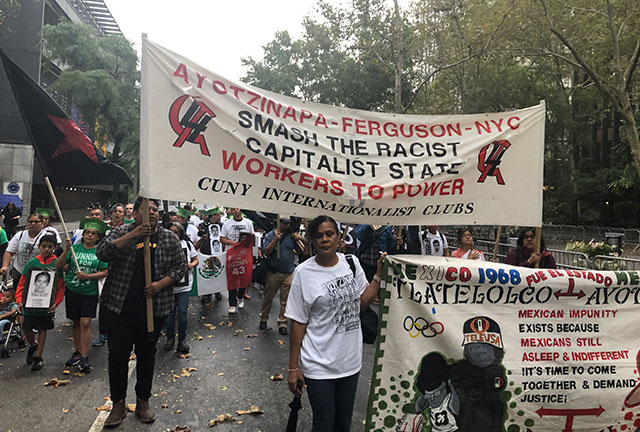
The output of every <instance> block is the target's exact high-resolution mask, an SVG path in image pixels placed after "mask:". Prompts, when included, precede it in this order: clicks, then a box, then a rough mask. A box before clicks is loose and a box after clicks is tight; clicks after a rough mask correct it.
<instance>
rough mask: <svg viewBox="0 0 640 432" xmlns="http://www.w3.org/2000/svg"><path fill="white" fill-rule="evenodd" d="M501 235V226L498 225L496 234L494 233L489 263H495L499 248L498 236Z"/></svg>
mask: <svg viewBox="0 0 640 432" xmlns="http://www.w3.org/2000/svg"><path fill="white" fill-rule="evenodd" d="M501 235H502V225H498V232H497V233H496V242H495V244H494V245H493V257H492V258H491V261H495V260H496V258H497V257H498V248H499V247H500V236H501Z"/></svg>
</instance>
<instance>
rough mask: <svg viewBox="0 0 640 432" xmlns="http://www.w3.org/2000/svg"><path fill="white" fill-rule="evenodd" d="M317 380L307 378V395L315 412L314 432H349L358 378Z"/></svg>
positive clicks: (354, 376)
mask: <svg viewBox="0 0 640 432" xmlns="http://www.w3.org/2000/svg"><path fill="white" fill-rule="evenodd" d="M359 375H360V374H359V373H356V374H355V375H351V376H348V377H344V378H337V379H326V380H315V379H310V378H306V377H305V379H304V382H305V383H306V384H307V394H308V395H309V402H310V403H311V410H312V411H313V429H312V431H313V432H349V431H350V430H351V416H352V414H353V404H354V402H355V400H356V390H357V388H358V376H359Z"/></svg>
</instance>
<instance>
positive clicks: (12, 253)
mask: <svg viewBox="0 0 640 432" xmlns="http://www.w3.org/2000/svg"><path fill="white" fill-rule="evenodd" d="M45 234H46V232H45V230H44V228H43V225H42V216H41V215H39V214H35V213H32V214H31V215H29V218H28V219H27V228H26V229H25V230H24V231H21V232H19V233H17V234H16V235H14V236H13V237H12V238H11V240H10V241H9V245H8V246H7V249H6V250H5V252H4V255H3V257H2V268H1V269H0V276H2V275H4V274H5V273H6V272H8V271H10V275H11V277H12V278H13V286H14V288H15V287H17V286H18V280H19V279H20V275H21V274H22V270H23V269H24V265H25V264H26V263H27V261H29V260H30V259H31V258H35V256H36V255H38V254H39V253H40V251H39V250H38V242H39V241H40V238H41V237H42V236H44V235H45ZM11 258H15V259H14V260H13V268H11V270H9V265H10V264H11Z"/></svg>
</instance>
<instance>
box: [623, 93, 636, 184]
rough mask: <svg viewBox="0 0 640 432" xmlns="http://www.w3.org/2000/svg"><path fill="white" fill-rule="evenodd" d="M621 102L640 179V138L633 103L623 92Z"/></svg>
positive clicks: (632, 154) (628, 139) (632, 155)
mask: <svg viewBox="0 0 640 432" xmlns="http://www.w3.org/2000/svg"><path fill="white" fill-rule="evenodd" d="M620 102H621V103H620V105H621V107H622V109H623V111H622V112H621V113H620V116H621V117H622V120H623V121H624V126H625V129H626V131H627V141H628V142H629V149H630V150H631V164H632V165H633V168H634V169H635V170H636V174H637V175H638V177H639V178H640V138H639V137H638V125H637V123H636V119H635V117H634V116H633V110H632V108H631V101H630V100H629V95H628V94H627V92H625V91H622V95H621V96H620Z"/></svg>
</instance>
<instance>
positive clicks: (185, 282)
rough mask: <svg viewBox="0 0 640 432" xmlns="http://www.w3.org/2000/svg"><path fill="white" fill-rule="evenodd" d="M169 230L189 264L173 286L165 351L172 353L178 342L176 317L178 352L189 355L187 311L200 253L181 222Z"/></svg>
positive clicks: (172, 225) (174, 224)
mask: <svg viewBox="0 0 640 432" xmlns="http://www.w3.org/2000/svg"><path fill="white" fill-rule="evenodd" d="M169 229H170V230H171V231H172V232H173V233H174V234H175V235H177V236H178V238H179V239H180V245H181V246H182V250H183V252H184V254H185V260H186V262H187V272H186V273H185V275H184V278H183V279H182V280H181V281H179V282H178V283H176V284H175V285H174V286H173V297H174V300H175V302H174V305H173V309H171V312H169V316H168V317H167V322H166V324H165V325H166V330H167V342H166V343H165V344H164V349H165V350H167V351H171V350H172V349H173V345H174V344H175V341H176V317H177V318H178V347H177V349H176V352H178V353H179V354H188V353H189V345H187V343H186V342H185V340H186V338H187V325H188V323H189V315H188V314H187V309H188V307H189V295H190V294H191V283H192V279H193V277H192V276H193V275H192V270H193V269H194V267H196V266H197V265H198V252H196V249H195V248H194V247H193V244H191V241H190V240H189V237H188V236H187V234H186V233H185V231H184V228H183V227H182V225H181V224H180V223H179V222H173V223H172V224H171V226H170V227H169Z"/></svg>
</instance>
